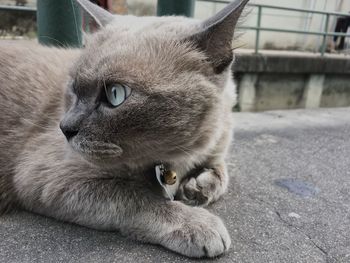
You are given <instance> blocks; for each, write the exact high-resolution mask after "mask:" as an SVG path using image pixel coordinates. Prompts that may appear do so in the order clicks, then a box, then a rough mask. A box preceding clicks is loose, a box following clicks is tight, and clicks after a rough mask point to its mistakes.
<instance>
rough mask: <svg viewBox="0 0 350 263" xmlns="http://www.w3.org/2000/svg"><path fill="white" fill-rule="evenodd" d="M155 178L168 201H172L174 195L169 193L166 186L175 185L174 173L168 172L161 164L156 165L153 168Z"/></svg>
mask: <svg viewBox="0 0 350 263" xmlns="http://www.w3.org/2000/svg"><path fill="white" fill-rule="evenodd" d="M154 171H155V174H156V178H157V181H158V183H159V184H160V186H161V187H162V188H163V189H164V191H165V193H166V194H167V196H168V197H169V200H171V201H173V200H174V195H173V194H172V193H171V192H170V191H169V189H168V187H167V186H168V185H173V184H175V183H176V179H177V178H176V172H174V171H172V170H169V169H167V168H166V167H165V165H164V164H163V163H159V164H156V165H155V166H154Z"/></svg>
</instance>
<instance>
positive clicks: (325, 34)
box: [198, 0, 350, 56]
mask: <svg viewBox="0 0 350 263" xmlns="http://www.w3.org/2000/svg"><path fill="white" fill-rule="evenodd" d="M198 1H199V2H211V3H220V4H227V3H230V1H220V0H218V1H216V0H198ZM248 6H251V7H254V8H257V9H258V14H257V23H256V26H241V27H239V28H240V29H243V30H255V31H256V35H255V48H254V50H255V53H258V52H259V44H260V33H261V31H270V32H280V33H293V34H304V35H316V36H322V45H321V48H320V53H321V56H324V54H325V52H326V47H327V37H329V36H332V37H334V36H338V37H350V34H347V33H336V32H334V31H333V32H332V31H328V28H329V20H330V16H343V17H350V14H348V13H341V12H326V11H317V10H309V9H302V8H289V7H281V6H272V5H261V4H248ZM263 9H276V10H284V11H294V12H301V13H309V14H319V15H324V16H325V17H326V19H325V23H324V31H321V32H320V31H304V30H293V29H282V28H270V27H262V26H261V20H262V15H263Z"/></svg>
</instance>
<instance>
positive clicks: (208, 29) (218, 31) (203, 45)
mask: <svg viewBox="0 0 350 263" xmlns="http://www.w3.org/2000/svg"><path fill="white" fill-rule="evenodd" d="M248 1H249V0H234V1H233V2H231V3H230V4H228V5H227V6H226V7H225V8H224V9H222V10H221V11H220V12H219V13H217V14H216V15H214V16H213V17H211V18H209V19H207V20H205V21H203V22H202V23H201V25H200V28H199V32H197V33H195V34H194V35H192V36H191V37H190V40H191V41H192V42H193V43H194V44H195V46H196V48H199V49H200V50H202V51H203V52H205V53H206V55H207V57H208V59H209V61H210V62H211V64H212V65H213V67H214V72H215V73H217V74H219V73H221V72H223V71H224V70H225V69H226V68H227V67H228V66H229V65H230V64H231V62H232V60H233V52H232V41H233V36H234V32H235V27H236V25H237V21H238V18H239V17H240V15H241V13H242V11H243V9H244V7H245V5H246V4H247V2H248Z"/></svg>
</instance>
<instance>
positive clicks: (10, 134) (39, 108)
mask: <svg viewBox="0 0 350 263" xmlns="http://www.w3.org/2000/svg"><path fill="white" fill-rule="evenodd" d="M77 2H78V3H79V4H80V6H81V7H82V9H83V10H85V11H86V12H87V13H89V14H90V15H91V17H93V18H94V20H95V21H96V23H97V24H98V25H99V26H100V27H101V29H100V30H99V31H98V32H96V33H94V34H92V35H90V36H88V37H87V41H86V45H85V47H84V48H82V49H68V48H66V49H63V48H53V47H44V46H39V45H36V44H26V45H23V44H13V43H11V44H9V43H8V42H5V43H2V44H1V48H0V79H1V84H0V110H1V115H0V123H1V124H0V131H1V138H0V167H1V168H0V191H1V192H0V209H1V211H2V212H5V211H8V210H10V209H12V208H13V207H19V208H22V209H26V210H28V211H31V212H34V213H38V214H41V215H45V216H49V217H54V218H56V219H59V220H63V221H67V222H71V223H76V224H79V225H83V226H87V227H90V228H94V229H99V230H110V231H119V232H120V233H121V234H123V235H126V236H128V237H131V238H133V239H136V240H139V241H144V242H149V243H153V244H159V245H162V246H164V247H166V248H168V249H170V250H172V251H175V252H178V253H180V254H183V255H186V256H189V257H214V256H218V255H220V254H223V253H224V252H226V251H227V250H228V249H229V248H230V244H231V240H230V236H229V233H228V231H227V229H226V228H225V226H224V224H223V222H222V221H221V219H220V218H219V217H217V216H215V215H213V214H211V213H210V212H208V211H207V210H206V209H204V208H203V207H204V206H207V205H208V204H210V203H212V202H214V201H216V200H218V199H219V198H220V197H221V196H222V194H223V193H224V192H225V190H226V188H227V184H228V174H227V168H226V164H225V161H224V158H225V155H226V152H227V148H228V146H229V145H230V141H231V138H232V121H231V117H232V115H231V111H232V106H233V105H234V103H235V96H236V92H235V86H234V83H233V80H232V73H231V66H232V63H233V51H232V39H233V35H234V31H235V26H236V24H237V20H238V18H239V16H240V15H241V13H242V10H243V9H244V7H245V5H246V3H247V2H248V0H235V1H234V2H232V3H230V4H228V5H227V6H226V7H225V8H224V9H223V10H221V11H220V12H219V13H218V14H217V15H215V16H213V17H212V18H210V19H208V20H206V21H203V22H201V21H197V20H194V19H191V18H185V17H176V16H169V17H143V18H139V17H133V16H117V15H112V14H110V13H109V12H107V11H105V10H104V9H102V8H100V7H98V6H96V5H94V4H92V3H90V2H89V1H87V0H77ZM159 167H162V169H165V170H166V171H172V174H175V173H176V182H175V183H174V184H171V185H170V184H166V182H164V178H163V177H159V176H160V175H164V174H160V172H161V170H160V168H159ZM157 169H158V170H157ZM163 172H165V171H163ZM162 180H163V181H162ZM174 196H175V200H172V199H173V197H174Z"/></svg>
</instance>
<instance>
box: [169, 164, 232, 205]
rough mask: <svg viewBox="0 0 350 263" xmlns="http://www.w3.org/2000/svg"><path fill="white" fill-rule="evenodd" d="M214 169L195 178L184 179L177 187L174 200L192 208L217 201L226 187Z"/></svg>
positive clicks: (207, 170)
mask: <svg viewBox="0 0 350 263" xmlns="http://www.w3.org/2000/svg"><path fill="white" fill-rule="evenodd" d="M221 178H222V177H220V176H218V174H217V171H215V170H214V169H206V170H205V171H204V172H202V173H201V174H199V175H198V176H197V177H190V178H186V179H185V180H184V181H183V182H182V183H181V184H180V187H179V190H178V192H177V195H176V198H177V199H178V200H181V201H183V202H184V203H186V204H188V205H192V206H207V205H208V204H210V203H212V202H214V201H216V200H218V199H219V198H220V196H221V195H222V194H223V193H224V192H225V190H226V185H225V183H224V182H223V181H222V179H221Z"/></svg>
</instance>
